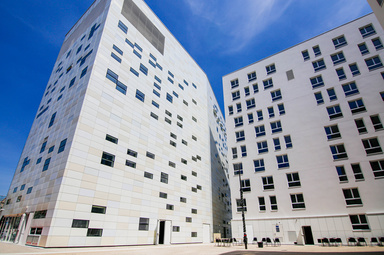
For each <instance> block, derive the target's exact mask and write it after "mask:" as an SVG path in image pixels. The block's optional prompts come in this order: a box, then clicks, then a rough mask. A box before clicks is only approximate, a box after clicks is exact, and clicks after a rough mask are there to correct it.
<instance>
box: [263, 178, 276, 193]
mask: <svg viewBox="0 0 384 255" xmlns="http://www.w3.org/2000/svg"><path fill="white" fill-rule="evenodd" d="M261 179H262V181H263V189H264V190H271V189H275V185H274V184H273V177H272V176H265V177H262V178H261Z"/></svg>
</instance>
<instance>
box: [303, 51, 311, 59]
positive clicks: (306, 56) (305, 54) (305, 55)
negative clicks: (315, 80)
mask: <svg viewBox="0 0 384 255" xmlns="http://www.w3.org/2000/svg"><path fill="white" fill-rule="evenodd" d="M301 54H302V55H303V59H304V61H306V60H308V59H310V57H309V53H308V50H304V51H302V52H301Z"/></svg>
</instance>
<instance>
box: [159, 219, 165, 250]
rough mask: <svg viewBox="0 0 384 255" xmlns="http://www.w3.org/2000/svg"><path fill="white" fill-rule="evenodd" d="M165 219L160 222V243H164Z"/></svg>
mask: <svg viewBox="0 0 384 255" xmlns="http://www.w3.org/2000/svg"><path fill="white" fill-rule="evenodd" d="M164 232H165V220H162V221H160V224H159V244H164Z"/></svg>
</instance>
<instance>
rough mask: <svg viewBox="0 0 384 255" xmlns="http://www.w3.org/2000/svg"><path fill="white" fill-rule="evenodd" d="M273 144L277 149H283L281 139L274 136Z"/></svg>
mask: <svg viewBox="0 0 384 255" xmlns="http://www.w3.org/2000/svg"><path fill="white" fill-rule="evenodd" d="M273 144H274V145H275V151H279V150H281V145H280V139H279V138H273Z"/></svg>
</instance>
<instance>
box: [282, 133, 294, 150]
mask: <svg viewBox="0 0 384 255" xmlns="http://www.w3.org/2000/svg"><path fill="white" fill-rule="evenodd" d="M284 140H285V147H286V148H287V149H289V148H292V147H293V145H292V140H291V136H290V135H286V136H284Z"/></svg>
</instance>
